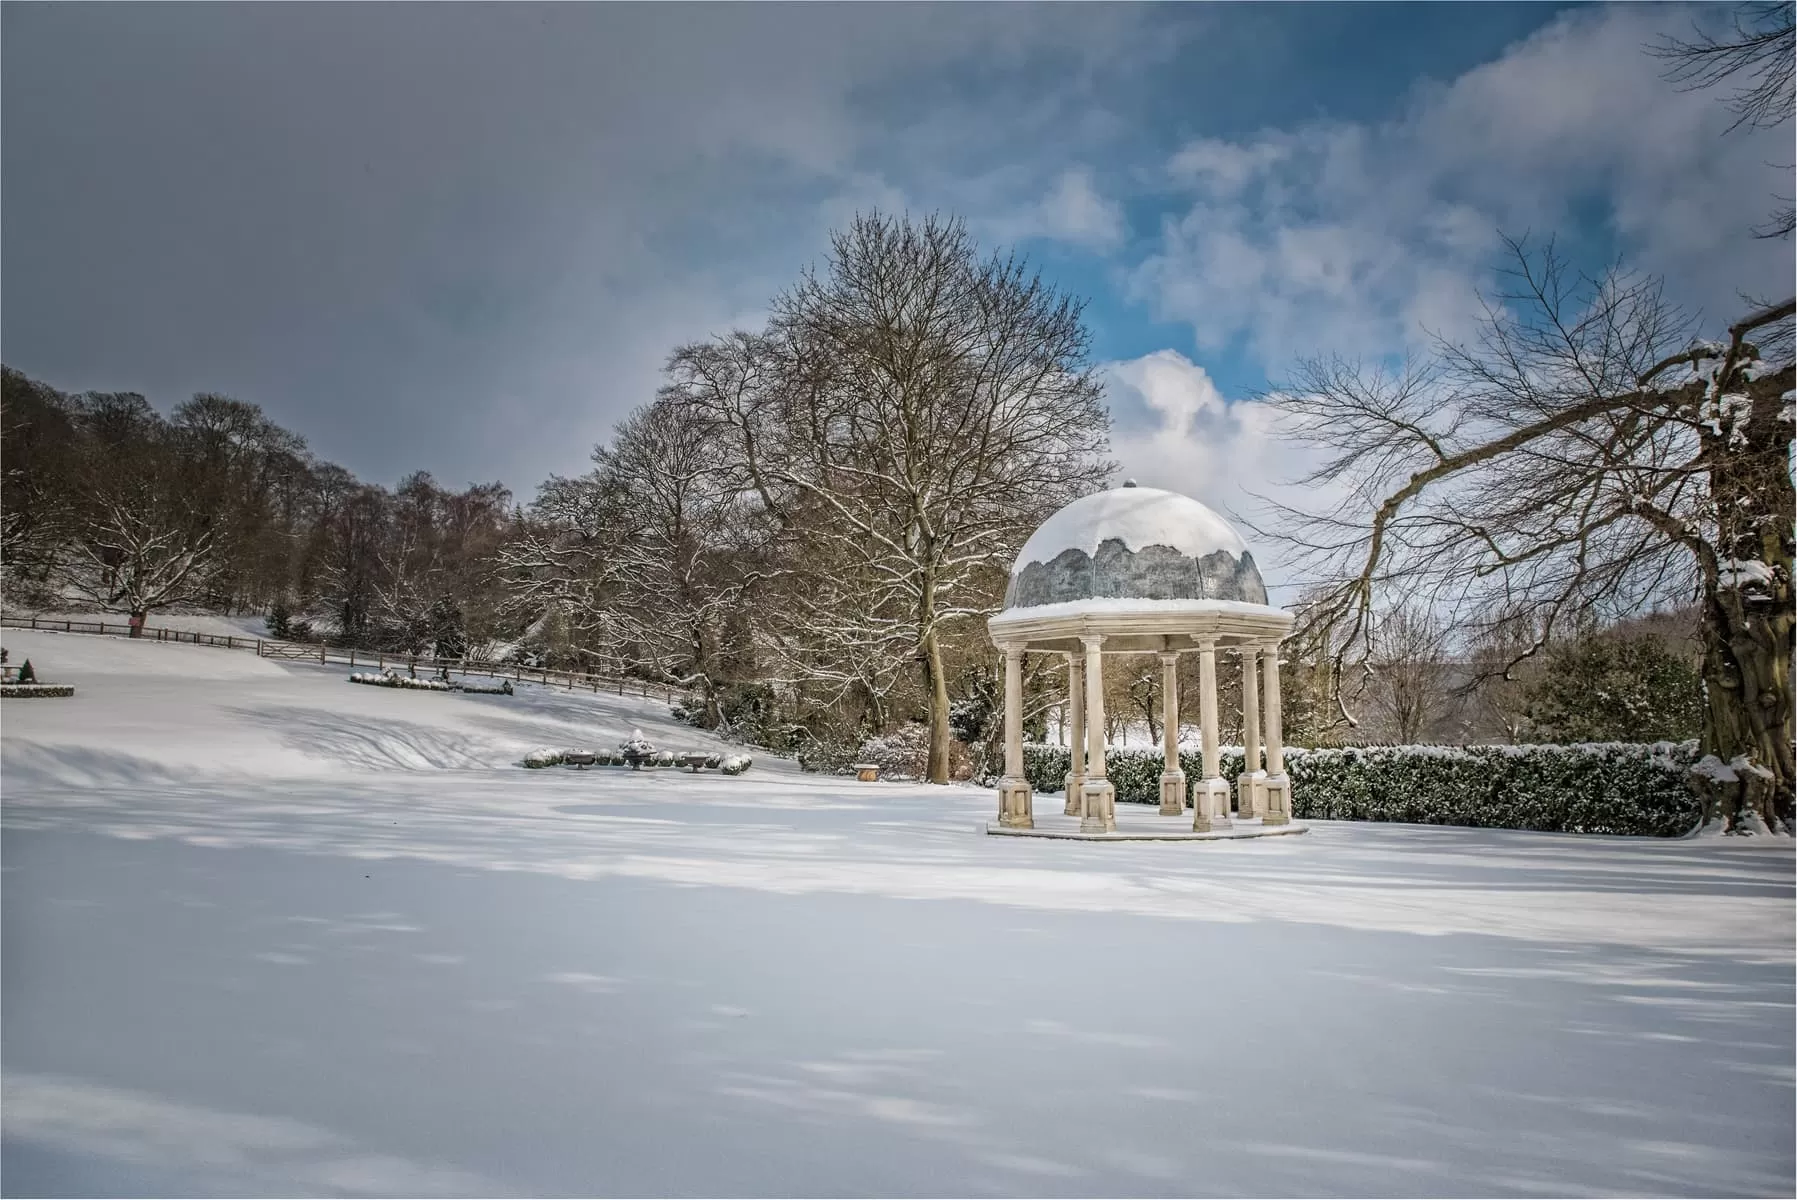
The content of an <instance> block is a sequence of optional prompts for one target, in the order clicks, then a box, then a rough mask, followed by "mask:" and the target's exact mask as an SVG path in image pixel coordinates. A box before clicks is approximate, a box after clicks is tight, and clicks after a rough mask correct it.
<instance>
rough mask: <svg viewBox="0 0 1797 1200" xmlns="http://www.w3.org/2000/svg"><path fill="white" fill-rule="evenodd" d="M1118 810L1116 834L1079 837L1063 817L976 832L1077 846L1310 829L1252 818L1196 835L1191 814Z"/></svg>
mask: <svg viewBox="0 0 1797 1200" xmlns="http://www.w3.org/2000/svg"><path fill="white" fill-rule="evenodd" d="M1117 807H1118V809H1119V811H1118V813H1117V832H1115V833H1081V832H1080V828H1079V818H1078V817H1066V816H1062V815H1060V814H1059V813H1052V814H1044V815H1042V816H1038V817H1036V818H1035V821H1036V825H1035V828H1033V829H1017V828H1015V827H1012V826H1008V825H1000V824H999V823H998V822H997V821H989V822H986V823H984V824H982V825H981V826H979V828H981V829H984V830H985V831H986V832H987V833H990V834H994V835H997V836H999V837H1038V838H1061V839H1063V840H1065V841H1076V842H1227V841H1238V840H1240V839H1242V838H1259V837H1283V836H1285V835H1286V834H1293V833H1307V832H1309V830H1310V826H1308V825H1306V824H1304V823H1303V822H1302V821H1289V822H1287V823H1286V824H1283V825H1265V824H1262V823H1261V821H1260V819H1259V818H1258V817H1251V818H1248V819H1246V820H1232V821H1231V822H1230V824H1229V826H1228V827H1227V828H1225V829H1211V830H1207V831H1205V832H1204V833H1198V832H1195V831H1194V830H1193V829H1192V818H1191V815H1190V813H1188V814H1187V815H1186V816H1184V817H1171V816H1162V815H1161V813H1160V811H1159V810H1158V809H1154V808H1150V807H1148V806H1146V805H1143V806H1141V807H1142V811H1141V812H1140V813H1128V814H1125V813H1123V812H1122V811H1121V809H1122V807H1123V806H1122V805H1118V806H1117Z"/></svg>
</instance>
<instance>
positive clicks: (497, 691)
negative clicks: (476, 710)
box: [454, 679, 512, 696]
mask: <svg viewBox="0 0 1797 1200" xmlns="http://www.w3.org/2000/svg"><path fill="white" fill-rule="evenodd" d="M454 686H455V688H456V690H457V691H461V692H466V693H467V694H468V695H470V696H509V695H511V694H512V681H511V680H509V679H501V680H500V681H499V682H498V683H496V684H492V685H487V684H478V683H466V682H463V683H458V684H455V685H454Z"/></svg>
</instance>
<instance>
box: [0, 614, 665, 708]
mask: <svg viewBox="0 0 1797 1200" xmlns="http://www.w3.org/2000/svg"><path fill="white" fill-rule="evenodd" d="M0 628H7V629H43V630H49V631H51V632H55V633H89V634H102V635H107V636H113V637H129V636H130V635H131V627H130V626H129V625H113V624H108V623H107V622H105V621H77V620H72V619H71V620H63V619H61V618H57V617H12V616H0ZM139 640H142V641H151V642H178V643H181V644H183V645H191V646H218V647H220V648H222V649H226V650H253V651H255V653H256V655H257V656H258V657H260V658H273V659H285V660H288V661H292V662H316V663H319V664H320V665H328V664H331V663H338V664H342V665H344V666H348V667H351V668H356V667H362V668H372V669H374V670H375V671H385V670H387V669H388V668H389V667H392V668H395V669H401V668H403V669H404V670H406V671H407V672H408V673H410V674H413V675H416V674H417V673H418V671H419V670H420V669H422V670H424V671H425V672H426V673H433V674H434V673H436V672H438V671H445V670H448V671H454V672H456V673H457V674H459V675H482V676H486V677H487V678H489V679H514V680H517V681H519V682H521V683H540V684H542V685H543V686H544V687H559V688H564V689H566V690H567V691H592V692H601V691H604V692H616V693H617V694H618V695H620V696H625V695H639V696H642V697H644V698H649V697H653V696H660V697H662V698H663V699H664V700H666V701H668V702H669V703H673V700H674V689H673V688H671V687H669V686H667V685H666V684H652V683H650V682H649V681H648V680H645V679H632V678H630V677H629V676H627V675H622V674H613V673H603V672H595V671H557V670H552V669H550V668H547V667H528V666H525V665H523V664H522V663H501V662H491V661H488V660H485V659H462V658H425V657H423V656H420V655H414V654H388V653H384V652H382V651H376V650H352V649H345V648H343V647H340V646H327V645H325V644H324V643H323V642H318V643H312V642H285V641H277V640H275V639H273V638H258V637H250V636H248V635H247V634H246V635H243V636H235V635H227V634H217V633H189V632H187V631H186V630H182V629H152V628H150V627H149V626H147V625H146V626H145V627H144V630H143V633H142V635H141V637H140V639H139Z"/></svg>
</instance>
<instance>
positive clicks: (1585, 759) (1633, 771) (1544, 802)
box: [1023, 742, 1702, 837]
mask: <svg viewBox="0 0 1797 1200" xmlns="http://www.w3.org/2000/svg"><path fill="white" fill-rule="evenodd" d="M1696 757H1697V747H1696V744H1695V743H1693V742H1678V743H1672V742H1657V743H1653V744H1635V743H1625V742H1602V743H1587V744H1582V745H1570V746H1547V745H1543V746H1367V747H1350V748H1347V749H1340V750H1303V749H1287V750H1286V751H1285V767H1286V773H1287V774H1288V775H1290V776H1291V780H1292V815H1293V816H1295V817H1297V818H1299V819H1300V820H1303V819H1307V818H1311V819H1316V820H1325V821H1401V822H1407V823H1411V824H1417V825H1465V826H1472V827H1475V828H1489V829H1529V830H1535V831H1538V832H1545V833H1608V834H1632V835H1639V836H1648V837H1677V836H1679V835H1681V834H1685V833H1688V832H1690V831H1691V830H1692V829H1693V828H1695V827H1696V825H1697V823H1698V820H1699V819H1700V817H1701V815H1702V809H1701V802H1700V801H1699V800H1698V798H1697V797H1696V795H1694V794H1693V793H1692V791H1691V789H1690V788H1689V787H1688V786H1686V784H1685V781H1684V771H1685V768H1686V767H1687V766H1689V765H1690V764H1691V763H1692V762H1693V761H1695V760H1696ZM1221 758H1222V763H1221V766H1222V774H1223V778H1224V779H1227V780H1228V781H1229V783H1230V786H1231V788H1232V789H1233V788H1234V786H1235V777H1236V776H1237V775H1239V774H1241V770H1242V762H1243V755H1242V751H1241V748H1240V747H1230V748H1227V749H1225V750H1223V752H1222V755H1221ZM1070 763H1071V755H1070V754H1069V753H1068V752H1067V750H1066V749H1064V748H1063V747H1060V746H1041V745H1030V746H1025V747H1024V748H1023V765H1024V774H1025V775H1026V776H1027V777H1028V779H1029V782H1030V786H1031V787H1032V788H1034V789H1035V790H1036V791H1037V792H1059V791H1060V790H1061V786H1062V781H1063V780H1064V779H1065V777H1066V774H1067V770H1068V768H1069V765H1070ZM1179 765H1180V768H1181V769H1182V770H1184V771H1185V773H1186V784H1187V791H1186V800H1187V803H1190V802H1191V785H1192V784H1193V783H1194V782H1196V781H1197V780H1198V779H1199V778H1200V777H1201V776H1202V773H1203V763H1202V759H1201V757H1200V755H1199V754H1198V752H1197V751H1195V750H1182V751H1181V752H1180V755H1179ZM1105 770H1106V774H1107V775H1108V777H1109V778H1110V781H1111V783H1112V785H1113V786H1114V787H1115V788H1116V789H1117V802H1118V803H1119V804H1156V805H1158V804H1159V803H1160V778H1161V755H1160V752H1159V751H1157V750H1147V749H1140V750H1137V749H1130V750H1111V751H1107V752H1106V754H1105Z"/></svg>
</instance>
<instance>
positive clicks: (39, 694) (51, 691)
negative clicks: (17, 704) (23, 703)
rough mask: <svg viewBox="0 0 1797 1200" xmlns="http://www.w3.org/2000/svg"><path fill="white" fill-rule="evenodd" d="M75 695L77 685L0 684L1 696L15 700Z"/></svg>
mask: <svg viewBox="0 0 1797 1200" xmlns="http://www.w3.org/2000/svg"><path fill="white" fill-rule="evenodd" d="M74 694H75V685H74V684H72V683H0V696H10V697H12V698H13V699H15V700H23V699H26V698H35V699H55V698H58V697H64V696H73V695H74Z"/></svg>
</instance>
